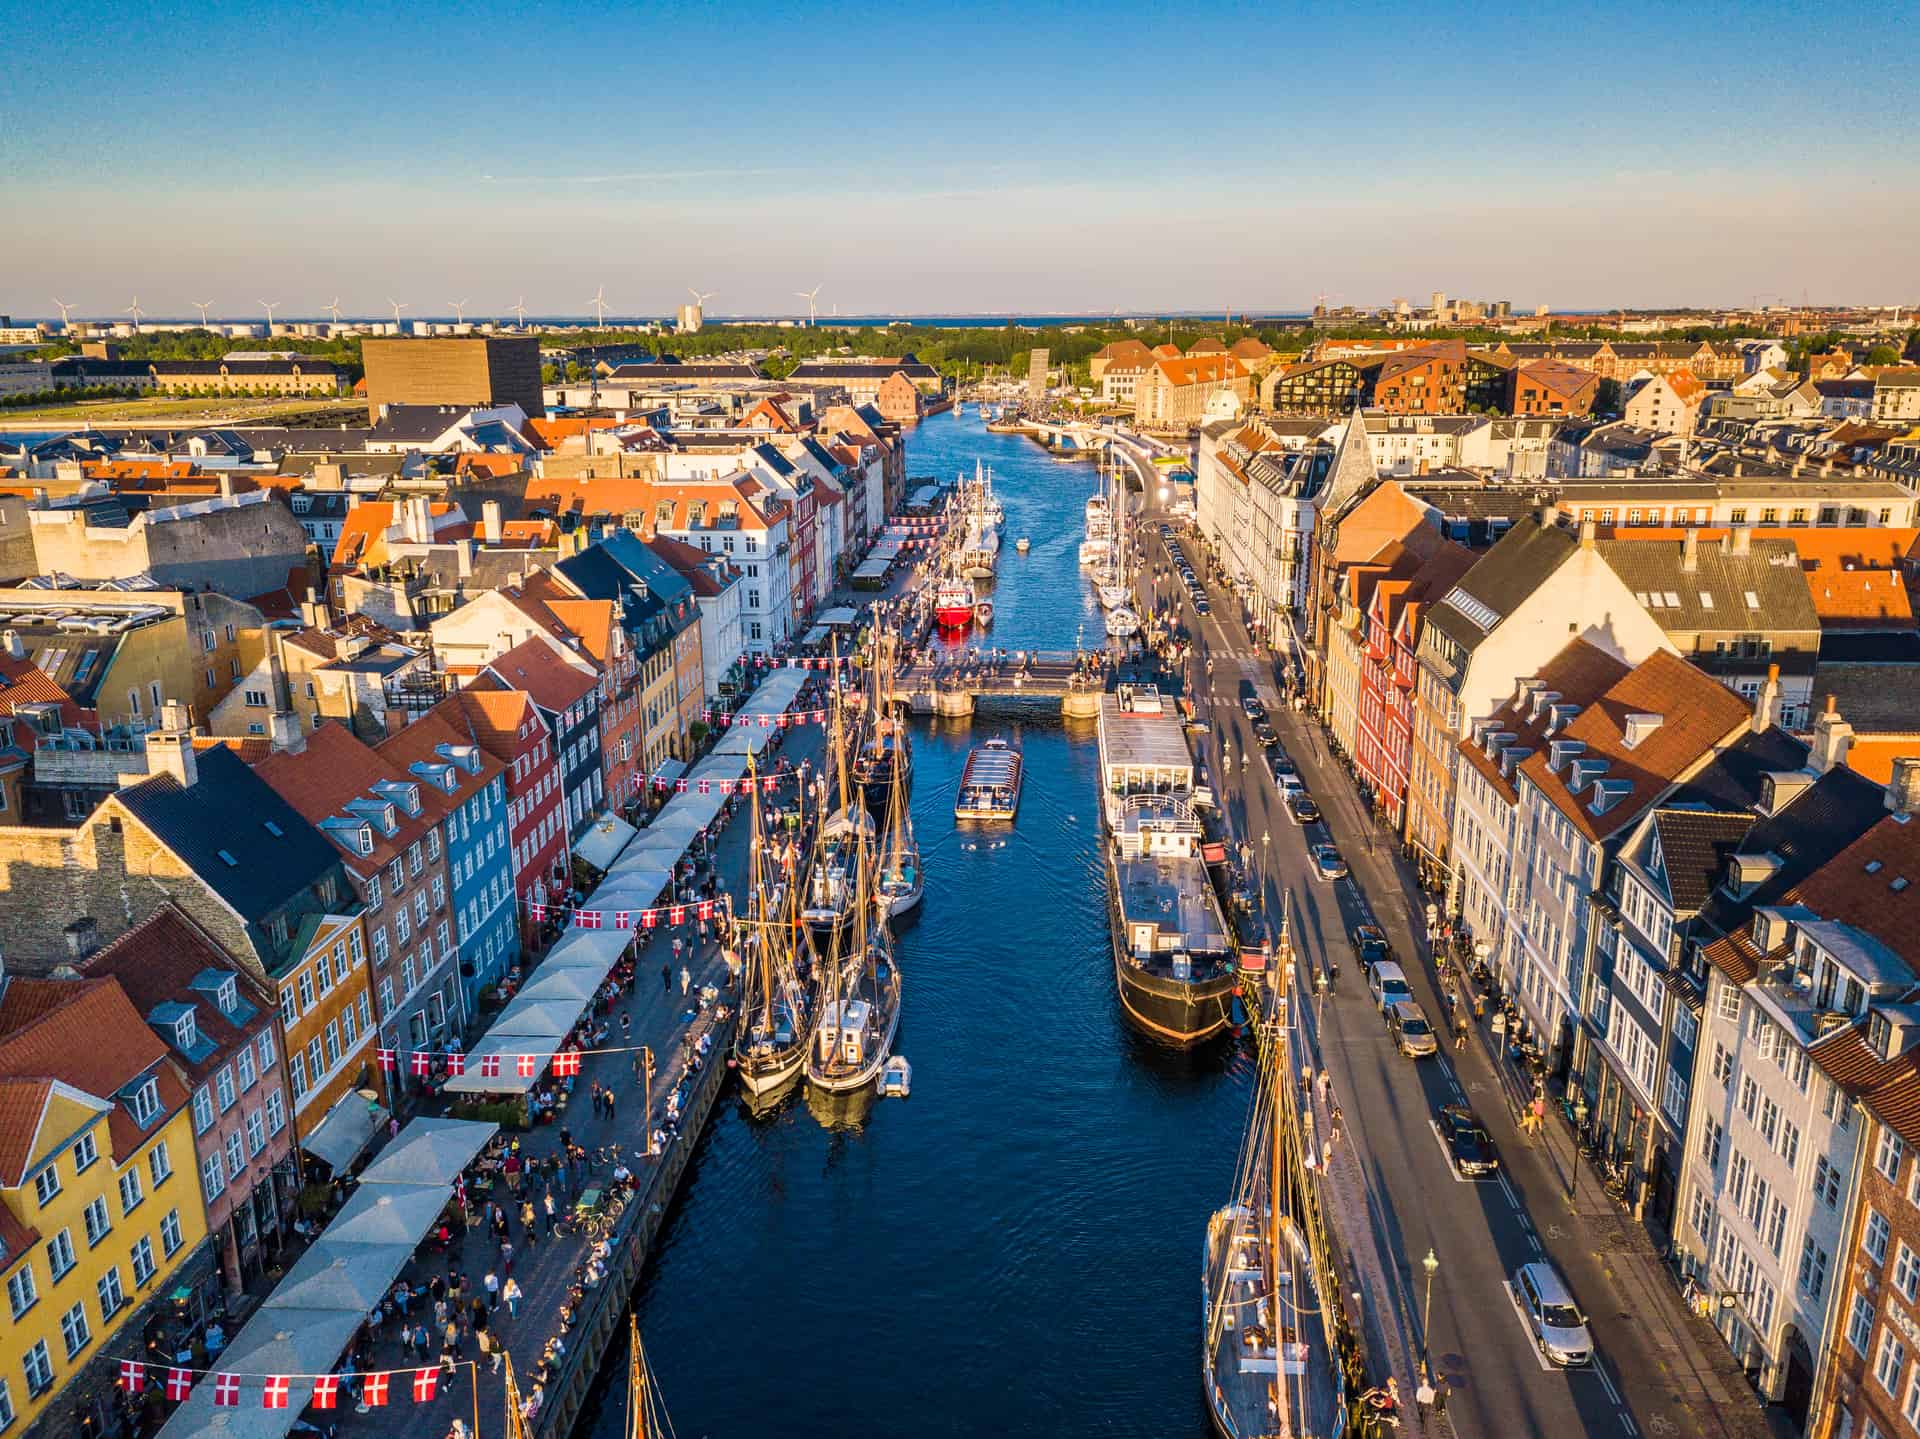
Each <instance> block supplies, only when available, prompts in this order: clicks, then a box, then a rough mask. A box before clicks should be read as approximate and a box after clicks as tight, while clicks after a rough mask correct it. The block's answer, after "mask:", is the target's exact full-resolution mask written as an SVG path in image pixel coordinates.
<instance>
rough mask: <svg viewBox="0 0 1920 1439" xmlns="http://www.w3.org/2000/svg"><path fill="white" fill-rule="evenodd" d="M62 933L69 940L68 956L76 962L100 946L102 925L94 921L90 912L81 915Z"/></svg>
mask: <svg viewBox="0 0 1920 1439" xmlns="http://www.w3.org/2000/svg"><path fill="white" fill-rule="evenodd" d="M60 933H61V934H62V935H63V936H64V937H65V939H66V941H67V958H68V959H69V960H71V961H72V962H73V963H75V964H78V963H79V962H80V961H81V960H83V959H85V958H86V957H87V956H88V955H90V954H92V953H93V952H94V951H95V950H96V949H98V948H99V947H100V926H99V925H97V924H95V923H94V922H93V916H92V915H90V914H83V915H81V916H80V918H78V919H76V920H75V921H74V922H73V923H72V924H69V925H67V926H65V927H64V928H63V929H62V930H61V931H60Z"/></svg>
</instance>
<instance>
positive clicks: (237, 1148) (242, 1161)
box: [227, 1129, 247, 1179]
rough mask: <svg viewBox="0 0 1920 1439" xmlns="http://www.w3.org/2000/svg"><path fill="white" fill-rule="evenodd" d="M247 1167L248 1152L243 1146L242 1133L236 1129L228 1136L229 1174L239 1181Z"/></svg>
mask: <svg viewBox="0 0 1920 1439" xmlns="http://www.w3.org/2000/svg"><path fill="white" fill-rule="evenodd" d="M246 1167H247V1155H246V1150H245V1149H244V1148H243V1147H242V1146H241V1143H240V1131H239V1130H237V1129H236V1130H234V1131H233V1132H232V1133H231V1134H229V1135H228V1136H227V1173H229V1174H231V1175H232V1176H233V1177H234V1178H235V1179H238V1178H239V1177H240V1172H241V1171H242V1170H243V1169H245V1168H246Z"/></svg>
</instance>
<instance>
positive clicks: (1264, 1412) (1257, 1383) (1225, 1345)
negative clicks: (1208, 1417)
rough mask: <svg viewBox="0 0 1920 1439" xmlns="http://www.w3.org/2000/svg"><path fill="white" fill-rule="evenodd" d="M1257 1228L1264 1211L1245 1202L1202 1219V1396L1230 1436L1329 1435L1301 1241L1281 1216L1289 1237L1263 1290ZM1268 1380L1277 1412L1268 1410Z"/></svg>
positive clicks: (1336, 1406)
mask: <svg viewBox="0 0 1920 1439" xmlns="http://www.w3.org/2000/svg"><path fill="white" fill-rule="evenodd" d="M1264 1228H1265V1216H1264V1215H1261V1214H1256V1213H1255V1212H1254V1211H1253V1210H1251V1209H1248V1208H1246V1207H1237V1208H1230V1209H1222V1210H1220V1211H1218V1212H1217V1213H1216V1214H1214V1216H1213V1218H1212V1219H1211V1221H1209V1223H1208V1225H1207V1267H1206V1280H1205V1283H1206V1297H1207V1306H1208V1313H1207V1332H1206V1335H1205V1336H1204V1339H1203V1342H1204V1343H1206V1344H1207V1345H1208V1346H1209V1347H1208V1350H1207V1360H1208V1367H1209V1369H1210V1370H1211V1376H1210V1377H1211V1389H1210V1392H1209V1394H1208V1396H1207V1398H1208V1402H1209V1404H1211V1405H1212V1406H1213V1409H1214V1413H1215V1415H1216V1417H1217V1418H1218V1420H1219V1421H1220V1425H1221V1428H1222V1430H1223V1431H1224V1432H1225V1433H1228V1434H1232V1435H1234V1436H1236V1439H1254V1436H1259V1435H1279V1434H1286V1435H1290V1436H1294V1439H1307V1436H1313V1435H1320V1436H1327V1435H1331V1434H1333V1433H1334V1431H1335V1425H1336V1424H1337V1423H1338V1422H1339V1420H1340V1418H1341V1398H1340V1390H1339V1387H1338V1385H1337V1383H1336V1380H1335V1375H1334V1366H1333V1350H1332V1343H1331V1337H1330V1330H1329V1328H1328V1326H1327V1324H1326V1323H1325V1316H1324V1314H1323V1313H1322V1311H1321V1296H1320V1292H1319V1290H1318V1289H1317V1288H1316V1287H1315V1285H1314V1276H1313V1268H1312V1265H1311V1262H1310V1261H1309V1259H1308V1257H1307V1251H1306V1246H1305V1244H1304V1243H1301V1242H1299V1234H1298V1231H1297V1230H1295V1229H1294V1228H1293V1227H1292V1225H1291V1224H1289V1225H1288V1226H1287V1228H1286V1231H1285V1234H1286V1237H1287V1238H1288V1239H1289V1240H1292V1241H1294V1242H1292V1243H1290V1244H1288V1245H1287V1248H1288V1253H1287V1254H1285V1255H1283V1256H1281V1262H1280V1264H1279V1266H1278V1277H1279V1285H1278V1292H1277V1293H1275V1294H1269V1293H1268V1292H1267V1253H1266V1251H1267V1237H1266V1235H1265V1233H1264V1232H1263V1231H1264ZM1215 1305H1218V1307H1219V1310H1220V1312H1219V1313H1217V1314H1216V1313H1214V1312H1213V1310H1214V1306H1215ZM1276 1341H1277V1342H1276ZM1276 1379H1277V1380H1278V1382H1279V1392H1280V1395H1281V1400H1282V1403H1283V1404H1284V1405H1285V1408H1286V1411H1287V1412H1286V1413H1285V1414H1280V1413H1276V1411H1275V1405H1274V1389H1275V1381H1276Z"/></svg>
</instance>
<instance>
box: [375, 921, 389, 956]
mask: <svg viewBox="0 0 1920 1439" xmlns="http://www.w3.org/2000/svg"><path fill="white" fill-rule="evenodd" d="M373 962H374V963H375V964H381V965H384V964H385V963H386V962H387V927H386V926H385V925H384V924H383V925H381V926H380V927H379V928H377V929H375V930H374V932H373Z"/></svg>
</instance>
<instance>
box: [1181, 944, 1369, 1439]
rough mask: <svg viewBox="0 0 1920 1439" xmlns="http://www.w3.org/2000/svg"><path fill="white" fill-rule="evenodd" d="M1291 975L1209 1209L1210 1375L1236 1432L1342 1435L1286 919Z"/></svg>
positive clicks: (1204, 1324) (1283, 1437)
mask: <svg viewBox="0 0 1920 1439" xmlns="http://www.w3.org/2000/svg"><path fill="white" fill-rule="evenodd" d="M1279 958H1280V959H1281V960H1282V961H1283V962H1281V963H1279V964H1278V965H1277V966H1276V968H1275V972H1274V980H1275V983H1276V984H1278V985H1279V986H1280V988H1279V990H1278V992H1277V993H1276V994H1275V996H1274V997H1273V999H1272V1000H1271V1012H1270V1014H1269V1016H1268V1017H1267V1018H1266V1019H1265V1020H1264V1021H1263V1023H1262V1027H1261V1035H1262V1044H1261V1051H1260V1077H1259V1082H1258V1084H1257V1085H1256V1086H1255V1088H1254V1094H1253V1108H1252V1115H1251V1119H1250V1121H1249V1123H1248V1126H1247V1134H1246V1139H1245V1141H1244V1142H1243V1144H1242V1146H1241V1152H1240V1162H1239V1165H1238V1168H1237V1172H1236V1176H1235V1183H1234V1190H1233V1196H1232V1198H1231V1199H1230V1200H1229V1201H1228V1203H1227V1204H1225V1205H1224V1206H1222V1207H1221V1208H1219V1209H1217V1210H1215V1211H1214V1213H1213V1215H1212V1217H1211V1218H1209V1219H1208V1221H1207V1238H1206V1248H1205V1252H1204V1258H1203V1268H1202V1276H1201V1329H1202V1339H1201V1346H1200V1353H1201V1379H1202V1383H1203V1384H1204V1386H1205V1393H1206V1399H1207V1412H1208V1413H1209V1414H1211V1415H1212V1416H1213V1423H1214V1427H1215V1428H1216V1429H1217V1430H1218V1431H1219V1432H1220V1433H1221V1434H1222V1435H1224V1436H1225V1439H1308V1436H1323V1439H1325V1436H1333V1435H1336V1434H1338V1433H1339V1432H1340V1429H1341V1427H1342V1424H1343V1421H1344V1419H1345V1384H1344V1379H1343V1375H1342V1372H1341V1369H1340V1365H1339V1362H1338V1353H1339V1349H1338V1344H1337V1340H1336V1336H1335V1333H1334V1329H1333V1321H1332V1317H1331V1316H1333V1315H1335V1314H1337V1313H1338V1312H1339V1292H1338V1289H1337V1287H1336V1283H1335V1276H1333V1275H1331V1274H1329V1273H1326V1272H1325V1270H1324V1267H1323V1266H1322V1265H1321V1264H1320V1263H1319V1262H1318V1261H1317V1260H1316V1257H1315V1256H1316V1253H1318V1254H1326V1253H1327V1250H1326V1248H1325V1246H1324V1244H1316V1243H1315V1241H1314V1236H1315V1234H1316V1233H1317V1232H1318V1222H1317V1218H1316V1215H1315V1212H1314V1208H1313V1203H1312V1198H1311V1194H1310V1192H1309V1191H1308V1189H1307V1185H1308V1184H1309V1183H1310V1182H1311V1180H1310V1177H1309V1174H1308V1171H1307V1169H1306V1166H1305V1164H1304V1162H1303V1159H1302V1151H1301V1147H1300V1145H1301V1134H1302V1131H1301V1127H1300V1116H1299V1114H1298V1112H1297V1111H1296V1109H1295V1107H1294V1096H1295V1095H1296V1094H1297V1093H1298V1092H1299V1086H1298V1084H1297V1083H1296V1080H1295V1075H1294V1072H1293V1051H1294V1045H1293V1034H1292V1032H1291V1017H1290V1013H1289V1011H1290V1004H1289V1001H1288V997H1287V995H1286V993H1285V985H1286V976H1287V975H1288V974H1290V973H1291V965H1290V964H1288V963H1286V962H1284V960H1285V958H1286V925H1285V923H1284V920H1283V923H1282V926H1281V955H1280V956H1279Z"/></svg>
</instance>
